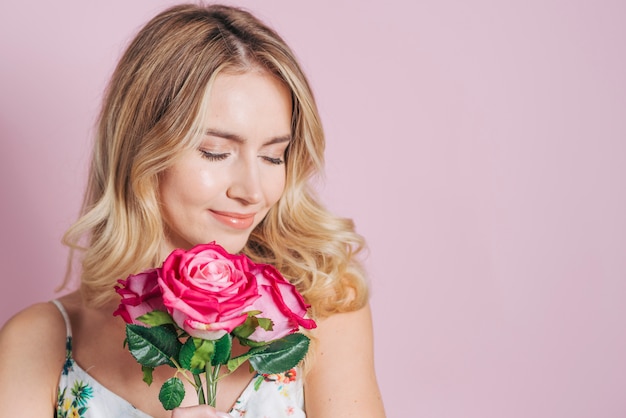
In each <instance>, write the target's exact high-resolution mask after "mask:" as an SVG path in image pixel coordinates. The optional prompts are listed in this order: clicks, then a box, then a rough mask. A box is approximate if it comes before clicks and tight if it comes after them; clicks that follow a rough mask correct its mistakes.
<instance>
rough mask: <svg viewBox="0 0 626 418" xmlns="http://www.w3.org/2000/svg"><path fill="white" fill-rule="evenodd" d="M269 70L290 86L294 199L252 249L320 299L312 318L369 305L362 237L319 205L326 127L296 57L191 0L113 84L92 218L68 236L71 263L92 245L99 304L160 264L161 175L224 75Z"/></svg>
mask: <svg viewBox="0 0 626 418" xmlns="http://www.w3.org/2000/svg"><path fill="white" fill-rule="evenodd" d="M259 69H260V70H263V71H267V72H269V73H271V74H273V75H274V76H276V77H278V78H279V79H280V80H282V81H283V82H284V83H285V85H286V86H288V87H289V89H290V90H291V94H292V100H293V116H292V134H293V140H292V142H291V144H290V145H289V147H288V149H287V152H286V157H285V158H286V176H287V178H286V186H285V191H284V193H283V196H282V197H281V199H280V200H279V202H278V203H277V204H276V205H275V206H274V207H272V209H271V210H270V211H269V212H268V214H267V216H266V217H265V219H264V220H263V221H262V222H261V223H260V224H259V225H258V226H257V227H256V228H255V229H254V231H253V232H252V234H251V236H250V239H249V241H248V243H247V245H246V246H245V248H244V249H243V252H244V253H245V254H247V255H248V256H249V257H251V258H252V259H253V260H256V261H258V262H265V263H271V264H274V265H275V266H276V267H277V268H278V269H279V270H280V271H281V272H282V273H283V274H284V275H285V276H286V277H287V278H289V279H290V280H291V281H292V282H293V283H294V284H295V285H296V286H297V287H298V289H299V291H300V292H302V294H303V295H304V297H305V299H306V300H307V301H308V303H310V304H311V305H312V307H311V310H312V312H311V314H312V316H313V317H316V318H320V317H325V316H327V315H329V314H331V313H334V312H343V311H350V310H355V309H358V308H360V307H362V306H363V305H364V304H365V302H366V300H367V297H368V294H367V285H366V280H365V277H364V274H363V270H362V268H361V265H360V262H359V260H358V257H357V254H358V253H359V252H361V251H362V249H363V246H364V242H363V239H362V238H361V236H359V235H358V234H356V233H355V231H354V225H353V223H352V221H351V220H349V219H343V218H338V217H336V216H333V215H332V214H330V213H329V212H328V211H327V210H326V209H325V208H324V207H323V206H322V205H321V204H320V203H319V202H318V200H317V198H316V196H315V194H314V192H313V190H312V189H311V187H310V184H309V183H310V179H311V178H312V177H314V176H315V175H316V174H318V173H320V172H321V170H322V167H323V152H324V135H323V131H322V126H321V122H320V118H319V114H318V111H317V107H316V104H315V100H314V97H313V94H312V92H311V89H310V87H309V84H308V81H307V79H306V77H305V75H304V74H303V72H302V70H301V69H300V66H299V65H298V63H297V61H296V59H295V56H294V54H293V53H292V52H291V50H290V49H289V47H288V46H287V45H286V44H285V42H284V41H283V40H282V39H281V38H280V36H278V35H277V34H276V33H275V32H274V31H273V30H272V29H270V28H269V27H267V26H266V25H264V24H263V23H262V22H260V21H259V20H257V19H256V18H255V17H254V16H252V15H251V14H250V13H248V12H246V11H244V10H241V9H238V8H233V7H228V6H221V5H210V6H202V5H191V4H189V5H179V6H174V7H172V8H170V9H167V10H165V11H164V12H162V13H160V14H159V15H157V16H156V17H154V18H153V19H152V20H151V21H150V22H148V23H147V25H146V26H145V27H144V28H143V29H141V31H140V32H139V33H138V34H137V36H136V37H135V38H134V40H133V41H132V42H131V43H130V45H129V46H128V48H127V50H126V52H125V53H124V55H123V56H122V58H121V60H120V62H119V63H118V65H117V68H116V69H115V72H114V73H113V76H112V78H111V81H110V84H109V86H108V88H107V90H106V92H105V98H104V103H103V107H102V111H101V113H100V116H99V120H98V130H97V134H96V141H95V146H94V150H93V157H92V161H91V168H90V175H89V181H88V186H87V192H86V195H85V200H84V203H83V209H82V213H81V217H80V218H79V219H78V221H77V222H76V223H75V224H74V225H72V227H71V228H70V229H69V230H68V231H67V233H66V234H65V236H64V238H63V241H64V243H65V244H66V245H68V246H69V247H70V249H71V254H70V264H71V260H72V257H73V253H74V251H76V250H78V251H80V252H81V253H82V257H81V264H82V267H81V291H82V293H83V296H84V297H85V300H86V302H87V303H88V304H89V305H90V306H96V307H97V306H102V305H104V304H106V303H109V302H111V301H112V299H113V298H114V296H115V293H114V290H113V285H114V284H115V281H116V280H117V279H119V278H124V277H126V276H128V275H129V274H132V273H136V272H138V271H140V270H142V269H145V268H149V267H154V266H157V265H160V263H161V261H162V260H160V259H159V254H160V244H161V242H162V241H163V239H164V225H163V221H162V216H161V210H160V207H159V195H158V190H159V187H158V184H159V175H160V173H162V172H163V171H164V170H166V169H167V168H168V166H169V165H170V164H171V163H172V161H173V160H174V159H175V158H176V157H177V156H178V155H180V153H181V152H182V151H184V150H186V149H189V148H194V147H197V146H198V141H199V135H198V134H197V133H198V132H199V128H200V126H201V116H200V115H202V114H203V109H204V107H205V106H206V99H205V98H206V97H207V96H208V91H209V89H210V86H211V84H212V81H213V80H214V79H215V77H216V76H217V74H219V73H220V72H235V73H236V72H244V71H250V70H259ZM68 277H69V273H68ZM67 282H68V279H67V278H66V281H65V283H64V284H65V285H67Z"/></svg>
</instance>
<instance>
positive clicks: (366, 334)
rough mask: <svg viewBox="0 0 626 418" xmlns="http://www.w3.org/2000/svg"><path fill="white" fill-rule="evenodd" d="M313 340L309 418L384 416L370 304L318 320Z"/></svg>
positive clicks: (308, 382) (308, 381) (308, 384)
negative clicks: (375, 367) (375, 366)
mask: <svg viewBox="0 0 626 418" xmlns="http://www.w3.org/2000/svg"><path fill="white" fill-rule="evenodd" d="M313 337H314V338H315V344H314V345H313V347H314V350H315V351H314V356H313V366H312V368H311V371H310V372H309V374H308V375H307V376H306V382H305V391H306V394H305V402H306V411H307V417H308V416H310V417H312V418H324V417H330V416H342V417H344V416H345V417H351V416H355V417H372V418H380V417H384V416H385V412H384V408H383V403H382V399H381V396H380V391H379V388H378V383H377V380H376V373H375V370H374V348H373V331H372V317H371V311H370V308H369V305H366V306H365V307H363V308H361V309H359V310H357V311H353V312H348V313H340V314H334V315H331V316H330V317H328V318H325V319H323V320H320V321H318V327H317V328H316V329H315V332H314V333H313Z"/></svg>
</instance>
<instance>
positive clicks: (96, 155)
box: [0, 5, 384, 418]
mask: <svg viewBox="0 0 626 418" xmlns="http://www.w3.org/2000/svg"><path fill="white" fill-rule="evenodd" d="M323 149H324V137H323V132H322V127H321V124H320V120H319V116H318V113H317V110H316V106H315V101H314V99H313V95H312V93H311V90H310V88H309V85H308V83H307V80H306V78H305V76H304V74H303V73H302V71H301V69H300V67H299V65H298V63H297V62H296V59H295V58H294V56H293V54H292V52H291V51H290V49H289V48H288V47H287V45H286V44H285V43H284V42H283V41H282V39H281V38H280V37H279V36H278V35H277V34H276V33H275V32H274V31H273V30H271V29H269V28H268V27H267V26H265V25H264V24H263V23H261V22H259V21H258V20H257V19H256V18H255V17H253V16H252V15H250V14H249V13H247V12H245V11H242V10H239V9H236V8H231V7H226V6H218V5H213V6H198V5H180V6H176V7H173V8H170V9H168V10H166V11H164V12H162V13H161V14H159V15H158V16H156V17H155V18H153V19H152V20H151V21H150V22H149V23H148V24H147V25H146V26H145V27H144V28H143V29H142V30H141V31H140V32H139V34H138V35H137V36H136V38H135V39H134V40H133V41H132V42H131V44H130V46H129V47H128V49H127V50H126V52H125V54H124V55H123V57H122V59H121V60H120V62H119V64H118V66H117V68H116V70H115V72H114V74H113V77H112V80H111V82H110V84H109V87H108V90H107V92H106V95H105V99H104V104H103V108H102V111H101V114H100V118H99V128H98V132H97V137H96V144H95V147H94V151H93V159H92V163H91V170H90V177H89V184H88V190H87V193H86V197H85V203H84V208H83V213H82V216H81V217H80V219H79V220H78V221H77V222H76V223H75V224H74V225H73V226H72V227H71V228H70V230H69V231H68V233H67V234H66V237H65V241H66V243H67V244H68V245H69V246H70V248H72V249H73V250H76V251H78V252H79V253H80V261H81V285H80V288H79V290H77V291H74V292H73V293H69V294H67V295H65V296H63V297H61V298H60V299H59V300H57V301H53V302H49V303H41V304H37V305H34V306H31V307H29V308H27V309H25V310H24V311H22V312H20V313H18V314H17V315H16V316H14V317H13V318H12V319H11V320H9V321H8V322H7V323H6V324H5V326H4V327H3V329H2V331H1V333H0V353H1V356H0V404H2V405H3V407H2V409H1V412H0V417H5V416H6V417H8V416H11V417H13V416H15V415H19V416H27V417H50V416H51V415H53V416H71V417H114V416H125V417H126V416H128V417H144V418H145V417H150V416H151V417H170V416H171V417H179V418H184V417H218V416H222V417H223V416H245V417H249V418H252V417H261V416H271V417H281V416H292V417H296V416H304V414H305V413H306V416H307V417H313V418H315V417H331V416H332V417H350V416H355V417H382V416H384V411H383V406H382V401H381V398H380V393H379V390H378V386H377V382H376V377H375V374H374V365H373V353H372V329H371V318H370V311H369V308H368V303H367V298H368V294H367V287H366V284H365V280H364V277H363V273H362V271H361V269H360V266H359V263H358V261H357V260H356V259H355V257H356V256H357V254H358V252H359V250H360V249H361V247H362V240H361V238H360V237H359V236H358V235H356V234H355V232H354V229H353V225H352V223H351V221H349V220H346V219H341V218H337V217H335V216H333V215H331V214H330V213H328V212H327V211H326V210H325V209H324V208H323V207H322V206H321V205H320V203H319V202H318V201H317V200H316V198H315V197H314V194H313V193H312V191H311V190H310V189H309V186H308V180H309V179H310V178H311V176H313V175H315V174H316V173H318V172H319V170H321V168H322V162H323ZM212 241H216V242H217V243H218V244H221V245H222V246H223V247H224V248H225V249H226V250H228V251H230V252H233V253H236V252H243V253H245V254H246V255H248V256H249V257H250V258H252V259H253V260H255V261H258V262H264V263H271V264H273V265H275V266H276V267H277V268H278V269H279V270H280V271H281V272H282V273H283V275H285V277H287V278H288V279H289V280H290V281H292V283H294V284H295V285H296V286H297V288H298V289H299V290H300V292H301V293H302V294H303V296H304V297H305V299H306V301H307V302H308V303H309V304H311V309H310V312H309V314H310V315H311V316H312V317H313V318H314V319H315V320H316V321H317V324H318V327H317V328H316V329H315V330H313V331H312V332H311V337H312V339H313V344H312V346H311V347H312V349H311V350H310V352H309V356H308V357H307V360H306V366H307V367H306V370H303V369H302V368H300V369H298V374H297V376H296V377H295V379H291V380H293V382H292V383H289V384H291V385H292V386H291V389H290V390H286V391H283V392H281V393H279V392H278V391H275V393H273V392H271V391H269V392H268V391H255V390H254V388H253V387H252V386H251V385H250V381H251V379H252V377H253V376H252V374H251V373H250V372H249V370H248V368H247V367H240V368H239V369H237V371H236V372H234V373H233V374H230V375H228V376H226V377H225V378H223V379H222V380H220V384H219V386H218V390H219V392H218V396H217V405H216V409H214V408H211V407H208V406H197V398H196V397H195V394H194V393H193V390H192V389H191V387H190V388H189V390H187V394H188V396H187V397H186V398H185V400H184V401H183V406H182V407H180V408H177V409H175V410H173V411H171V412H170V411H166V410H164V409H163V408H162V406H161V404H160V402H158V400H157V399H158V391H159V388H160V386H161V383H163V382H164V381H165V380H167V379H168V378H170V377H171V376H172V369H169V368H157V369H156V370H155V372H154V383H153V384H152V385H151V386H148V385H146V384H145V383H144V382H143V381H142V379H141V372H140V368H139V366H138V364H137V363H136V361H135V360H134V359H133V357H132V356H131V355H130V354H129V352H128V350H127V349H125V348H124V347H123V344H122V343H123V341H124V338H125V333H124V332H125V326H124V325H125V324H124V322H123V321H122V319H121V318H119V317H116V316H113V315H112V313H113V311H114V310H115V309H116V307H117V305H118V304H119V296H118V295H117V294H116V293H115V291H114V284H115V283H116V281H117V279H120V278H125V277H126V276H128V275H129V274H133V273H137V272H139V271H141V270H144V269H146V268H150V267H156V266H159V265H160V264H161V263H162V261H163V259H164V258H165V257H166V256H167V255H168V254H169V253H170V252H171V251H172V250H173V249H175V248H185V249H188V248H191V247H192V246H194V245H196V244H199V243H208V242H212ZM236 349H237V348H234V350H236ZM292 377H293V376H292ZM269 383H270V382H268V384H269ZM226 411H228V412H229V413H230V415H227V414H226Z"/></svg>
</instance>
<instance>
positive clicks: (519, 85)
mask: <svg viewBox="0 0 626 418" xmlns="http://www.w3.org/2000/svg"><path fill="white" fill-rule="evenodd" d="M5 3H7V4H4V5H3V10H2V13H1V14H0V92H1V94H0V141H1V144H2V148H1V150H2V152H1V153H0V190H1V192H2V197H1V204H0V211H1V213H0V215H1V216H0V257H1V258H0V262H1V266H2V280H3V283H4V290H3V291H2V292H1V295H0V323H2V322H4V321H5V320H6V319H7V318H8V317H9V316H10V315H11V314H12V313H13V312H15V311H16V310H18V309H21V308H23V307H25V306H27V305H29V304H31V303H33V302H36V301H41V300H47V299H50V298H52V297H53V295H54V293H53V289H54V287H55V286H56V285H57V284H58V283H59V281H60V280H61V277H62V274H63V271H64V266H65V258H66V250H65V249H64V248H63V247H62V246H61V245H60V244H59V238H60V236H61V234H62V233H63V231H64V230H65V229H66V227H67V226H68V225H69V224H70V223H71V222H72V220H74V218H75V217H76V214H77V211H78V208H79V203H80V199H81V196H82V191H83V184H84V178H85V171H86V165H87V159H88V155H89V148H90V146H89V144H90V137H91V133H92V125H93V121H94V117H95V113H96V111H97V109H98V107H99V103H100V95H101V91H102V89H103V87H104V85H105V83H106V81H107V79H108V77H109V75H110V73H111V71H112V68H113V65H114V63H115V61H116V60H117V58H118V57H119V55H120V52H121V50H122V48H123V46H124V45H125V44H126V42H127V41H128V40H129V38H130V37H131V36H132V34H133V33H134V32H135V31H136V29H137V28H138V27H139V26H141V24H143V23H144V22H145V21H146V20H147V19H148V18H149V17H151V16H152V15H153V14H154V13H155V12H156V11H158V10H160V9H161V8H162V7H163V6H164V5H168V4H172V2H170V1H156V0H133V1H126V0H108V1H100V2H86V1H83V0H75V1H69V0H62V1H54V2H48V1H38V2H18V1H12V2H5ZM239 4H240V5H243V6H246V7H249V8H250V9H252V10H253V11H256V12H257V13H258V15H259V16H260V17H262V18H263V19H265V20H266V21H267V22H268V23H270V24H271V25H272V26H274V27H275V28H276V29H277V30H278V31H279V32H280V33H281V34H283V35H284V37H285V38H286V39H287V41H288V42H289V43H290V44H291V45H292V47H293V48H294V49H295V51H296V53H297V55H298V56H299V57H300V58H301V60H302V63H303V65H304V67H305V69H306V71H307V72H308V74H309V75H310V79H311V81H312V84H313V86H314V89H315V91H316V94H317V97H318V100H319V105H320V108H321V112H322V116H323V120H324V122H325V126H326V130H327V135H328V152H327V157H328V162H327V166H328V167H327V168H328V170H327V171H328V173H327V174H328V175H327V179H326V182H325V184H324V185H321V186H320V188H321V190H322V194H323V196H324V198H325V199H326V201H327V202H328V205H329V206H330V207H331V208H332V209H334V210H336V211H337V212H338V213H340V214H343V215H345V216H349V217H353V218H354V219H355V220H356V222H357V225H358V229H359V231H360V232H361V233H363V234H364V235H365V236H366V237H367V238H368V240H369V245H370V250H371V254H370V256H369V259H368V262H367V263H368V268H369V271H370V273H371V280H372V287H373V297H372V306H373V310H374V315H375V324H374V326H375V336H376V361H377V370H378V375H379V380H380V386H381V389H382V392H383V396H384V400H385V404H386V408H387V411H388V415H389V416H390V417H433V418H439V417H441V418H444V417H445V418H448V417H470V418H474V417H475V418H479V417H480V418H496V417H498V418H499V417H519V418H522V417H524V418H525V417H546V418H548V417H567V418H576V417H623V416H626V397H625V396H624V388H625V387H626V327H625V326H626V303H625V300H626V280H625V279H626V216H625V215H626V187H625V185H624V180H625V178H626V177H625V176H626V24H624V18H625V17H626V4H625V3H624V2H623V1H611V0H593V1H592V0H569V1H565V0H562V1H559V0H541V1H540V0H530V1H529V0H526V1H517V2H512V1H508V2H507V1H497V0H473V1H464V0H457V1H452V0H425V1H415V2H413V1H404V2H400V1H388V2H382V1H378V2H373V1H356V0H333V1H331V0H317V1H308V2H305V1H288V0H283V1H277V0H273V1H268V0H265V1H263V2H259V1H252V0H248V1H241V2H240V3H239ZM33 341H34V342H35V341H36V336H35V335H33ZM357 349H358V342H355V350H357Z"/></svg>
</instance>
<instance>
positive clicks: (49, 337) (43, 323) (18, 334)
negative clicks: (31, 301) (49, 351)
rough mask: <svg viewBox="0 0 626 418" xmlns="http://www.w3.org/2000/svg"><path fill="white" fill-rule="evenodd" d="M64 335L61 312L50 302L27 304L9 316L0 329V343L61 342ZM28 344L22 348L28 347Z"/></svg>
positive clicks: (11, 344) (12, 344) (7, 345)
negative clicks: (27, 305)
mask: <svg viewBox="0 0 626 418" xmlns="http://www.w3.org/2000/svg"><path fill="white" fill-rule="evenodd" d="M65 336H66V332H65V321H64V320H63V316H62V315H61V312H60V311H59V309H58V308H57V307H56V306H54V304H53V303H52V302H45V303H37V304H35V305H32V306H29V307H28V308H26V309H24V310H23V311H21V312H18V313H17V314H15V315H14V316H13V317H11V318H10V319H9V320H8V321H7V322H6V323H5V324H4V326H3V327H2V329H0V344H1V345H2V347H3V348H7V347H11V346H15V345H19V344H20V343H25V342H28V341H30V342H34V341H38V342H39V343H46V345H47V343H48V342H50V343H52V342H58V341H61V343H63V341H64V340H65ZM30 345H32V344H27V346H26V347H22V349H28V346H30ZM63 347H64V345H63V344H61V348H63ZM50 348H52V347H50Z"/></svg>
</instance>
